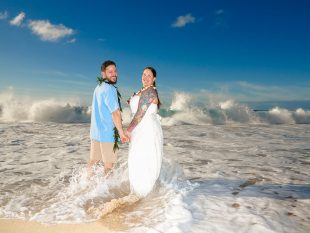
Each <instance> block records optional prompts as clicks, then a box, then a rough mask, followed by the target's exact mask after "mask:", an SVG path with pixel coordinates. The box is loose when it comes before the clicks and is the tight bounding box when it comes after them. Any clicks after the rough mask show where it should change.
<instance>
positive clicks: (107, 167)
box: [104, 163, 113, 176]
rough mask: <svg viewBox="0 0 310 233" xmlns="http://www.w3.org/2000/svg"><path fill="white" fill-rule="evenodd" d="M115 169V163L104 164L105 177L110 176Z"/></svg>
mask: <svg viewBox="0 0 310 233" xmlns="http://www.w3.org/2000/svg"><path fill="white" fill-rule="evenodd" d="M112 169H113V163H104V173H105V175H107V176H108V175H109V174H110V173H111V171H112Z"/></svg>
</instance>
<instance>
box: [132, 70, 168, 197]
mask: <svg viewBox="0 0 310 233" xmlns="http://www.w3.org/2000/svg"><path fill="white" fill-rule="evenodd" d="M155 80H156V70H155V69H154V68H153V67H146V68H144V70H143V73H142V84H143V88H142V89H141V90H140V91H139V92H138V93H135V94H134V95H133V96H132V97H131V98H130V99H129V100H128V102H129V104H130V108H131V111H132V114H133V115H134V116H133V119H132V120H131V122H130V124H129V126H128V129H127V132H126V134H127V136H128V137H129V138H130V145H129V155H128V171H129V182H130V188H131V193H133V194H136V195H137V196H140V197H144V196H146V195H147V194H148V193H150V192H151V191H152V189H153V187H154V184H155V182H156V180H157V179H158V177H159V173H160V169H161V163H162V156H163V134H162V128H161V124H160V117H159V115H158V114H157V111H158V109H159V106H160V101H159V98H158V92H157V90H156V87H155Z"/></svg>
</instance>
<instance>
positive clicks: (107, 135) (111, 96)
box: [88, 60, 128, 174]
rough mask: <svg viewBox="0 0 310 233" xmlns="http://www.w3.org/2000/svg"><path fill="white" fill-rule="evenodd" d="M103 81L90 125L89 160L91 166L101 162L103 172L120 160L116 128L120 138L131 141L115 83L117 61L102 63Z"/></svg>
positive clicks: (95, 99) (98, 90) (106, 171)
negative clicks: (124, 127)
mask: <svg viewBox="0 0 310 233" xmlns="http://www.w3.org/2000/svg"><path fill="white" fill-rule="evenodd" d="M101 75H102V82H100V84H99V85H97V87H96V88H95V90H94V94H93V102H92V113H91V124H90V139H91V147H90V160H89V163H88V166H89V167H91V166H93V165H94V164H96V163H98V162H99V161H102V162H103V164H104V172H105V173H106V174H108V173H109V171H111V169H112V168H113V165H114V163H115V162H116V159H117V150H115V151H114V150H113V146H114V143H115V138H114V127H116V129H117V131H118V133H119V136H120V139H121V141H122V142H123V143H124V142H126V141H128V139H127V136H125V134H124V131H123V125H122V118H121V112H120V106H119V101H118V96H117V90H116V88H115V87H114V86H113V84H115V83H116V82H117V70H116V64H115V63H114V62H113V61H110V60H108V61H105V62H103V63H102V65H101Z"/></svg>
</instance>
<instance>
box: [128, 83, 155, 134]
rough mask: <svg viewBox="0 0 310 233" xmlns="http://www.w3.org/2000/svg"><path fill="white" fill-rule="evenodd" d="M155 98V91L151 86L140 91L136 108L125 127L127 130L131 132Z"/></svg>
mask: <svg viewBox="0 0 310 233" xmlns="http://www.w3.org/2000/svg"><path fill="white" fill-rule="evenodd" d="M155 99H157V93H156V91H155V89H154V88H152V87H149V88H148V89H146V90H145V91H143V92H142V93H141V96H140V100H139V105H138V110H137V112H136V114H135V115H134V117H133V119H132V121H131V122H130V124H129V126H128V129H127V130H128V131H129V132H132V131H133V129H134V128H135V127H136V126H137V125H138V124H139V123H140V121H141V120H142V118H143V117H144V115H145V113H146V110H147V109H148V107H149V106H150V105H151V103H152V102H153V101H154V100H155Z"/></svg>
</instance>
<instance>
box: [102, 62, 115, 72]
mask: <svg viewBox="0 0 310 233" xmlns="http://www.w3.org/2000/svg"><path fill="white" fill-rule="evenodd" d="M110 65H114V66H116V64H115V62H114V61H111V60H107V61H105V62H103V63H102V65H101V71H102V72H104V71H105V70H106V68H107V67H108V66H110Z"/></svg>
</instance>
